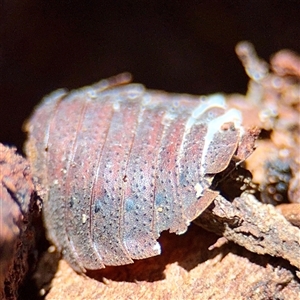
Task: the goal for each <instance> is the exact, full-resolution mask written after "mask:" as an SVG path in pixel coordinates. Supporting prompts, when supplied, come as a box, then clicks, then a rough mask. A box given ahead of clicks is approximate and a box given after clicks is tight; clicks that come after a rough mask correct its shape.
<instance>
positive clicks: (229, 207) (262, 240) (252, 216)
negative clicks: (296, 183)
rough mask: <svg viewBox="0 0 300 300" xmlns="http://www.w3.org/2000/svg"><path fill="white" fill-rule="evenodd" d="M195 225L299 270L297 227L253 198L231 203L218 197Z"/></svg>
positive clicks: (238, 199)
mask: <svg viewBox="0 0 300 300" xmlns="http://www.w3.org/2000/svg"><path fill="white" fill-rule="evenodd" d="M196 223H197V225H200V226H201V227H203V228H205V229H207V230H209V231H213V232H215V233H217V234H219V235H222V236H223V237H225V238H227V239H228V240H230V241H233V242H235V243H237V244H239V245H241V246H243V247H245V248H246V249H248V250H249V251H251V252H254V253H257V254H269V255H271V256H276V257H282V258H284V259H286V260H288V261H289V262H290V263H291V264H292V265H293V266H296V267H297V268H298V269H300V230H299V228H297V227H295V226H293V225H292V224H291V223H289V222H288V221H287V220H286V219H285V218H284V217H283V215H282V214H280V213H279V212H278V211H277V210H276V209H275V207H274V206H272V205H267V204H262V203H260V202H259V201H257V200H256V199H255V197H254V196H253V195H250V194H247V193H244V194H243V195H242V196H241V197H237V198H235V199H234V201H233V202H232V203H231V202H229V201H227V200H226V199H225V198H223V197H222V196H218V197H217V198H216V200H215V201H214V204H213V207H212V208H211V209H208V210H206V211H205V212H204V213H203V214H202V215H201V216H200V217H199V218H198V219H197V220H196Z"/></svg>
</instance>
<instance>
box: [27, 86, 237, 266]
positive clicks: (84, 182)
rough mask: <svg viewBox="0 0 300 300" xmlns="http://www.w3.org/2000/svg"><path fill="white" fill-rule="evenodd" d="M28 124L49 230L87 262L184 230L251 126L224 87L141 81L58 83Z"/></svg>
mask: <svg viewBox="0 0 300 300" xmlns="http://www.w3.org/2000/svg"><path fill="white" fill-rule="evenodd" d="M27 130H28V132H29V141H28V143H27V145H26V152H27V154H28V157H29V158H30V159H31V164H32V168H33V171H34V172H35V174H36V175H37V177H38V178H39V181H40V183H41V185H42V186H43V187H44V189H45V190H46V193H45V195H44V196H43V198H44V211H43V213H44V219H45V223H46V226H47V229H48V237H49V238H50V240H52V241H53V243H54V244H55V245H56V246H57V247H58V249H60V250H63V255H64V257H65V259H66V260H67V261H68V262H69V263H70V264H71V265H72V266H73V268H74V269H75V270H77V271H78V272H83V271H84V270H85V269H100V268H103V267H104V266H105V265H113V266H116V265H124V264H128V263H132V262H133V260H134V259H143V258H147V257H151V256H154V255H158V254H160V251H161V249H160V245H159V243H158V242H157V239H158V237H159V236H160V233H161V232H162V231H164V230H169V231H170V232H175V233H177V234H181V233H184V232H185V231H186V230H187V227H188V225H189V224H190V222H191V221H193V220H194V219H195V218H196V217H197V216H199V214H201V212H202V211H203V210H204V209H205V208H206V207H207V206H208V205H209V204H210V203H211V202H212V201H213V199H214V198H215V197H216V195H217V194H218V193H217V192H215V191H212V190H210V185H211V182H212V180H213V178H214V175H215V174H217V173H220V172H221V171H223V170H224V169H225V168H226V167H227V166H228V164H229V162H230V160H231V159H232V157H233V155H234V153H235V151H236V149H237V147H238V143H239V141H240V139H241V134H242V128H241V115H240V113H239V112H238V111H237V110H234V109H231V110H226V105H225V100H224V97H223V96H221V95H213V96H209V97H196V96H190V95H179V94H167V93H164V92H160V91H148V90H145V88H144V87H143V86H142V85H139V84H128V85H123V86H119V87H112V88H110V89H107V90H105V89H104V90H97V88H96V86H95V87H93V86H92V87H89V88H85V89H81V90H78V91H74V92H70V93H69V94H66V93H63V92H61V91H60V92H56V93H54V94H52V95H50V96H48V97H46V98H45V100H44V101H43V103H42V104H41V105H40V106H39V107H38V108H37V109H36V111H35V113H34V115H33V116H32V118H31V120H30V121H29V123H28V124H27ZM45 149H47V151H45Z"/></svg>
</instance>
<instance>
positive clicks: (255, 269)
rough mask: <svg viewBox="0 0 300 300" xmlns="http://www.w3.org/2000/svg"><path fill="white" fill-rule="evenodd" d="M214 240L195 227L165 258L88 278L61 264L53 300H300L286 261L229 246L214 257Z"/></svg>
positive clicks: (166, 239)
mask: <svg viewBox="0 0 300 300" xmlns="http://www.w3.org/2000/svg"><path fill="white" fill-rule="evenodd" d="M216 239H217V237H216V236H215V235H214V234H211V233H208V232H207V231H205V230H203V229H201V228H197V227H196V226H195V225H192V226H191V228H190V230H189V231H188V233H187V234H185V235H182V236H175V235H170V234H167V233H166V234H165V235H163V236H162V238H161V241H160V242H161V243H162V245H163V247H162V248H163V254H162V255H161V256H158V257H154V258H151V259H147V260H144V261H137V262H135V263H134V264H133V265H129V266H124V267H112V268H107V269H104V270H101V271H99V272H97V273H93V274H88V275H89V276H90V277H83V276H81V275H78V274H76V273H75V272H74V271H73V270H72V269H71V268H70V267H69V266H68V265H67V264H66V262H64V261H60V263H59V267H58V270H57V272H56V274H55V277H54V279H53V281H52V289H51V290H50V292H49V294H48V295H47V299H57V300H58V299H66V298H68V299H297V297H298V295H299V293H300V285H299V282H298V281H297V279H296V277H295V275H294V270H293V269H291V268H290V267H289V266H288V264H287V263H286V262H284V261H283V260H282V259H278V258H275V259H274V258H272V257H270V256H260V255H256V254H253V253H251V252H248V251H247V250H245V249H243V248H241V247H239V246H237V245H234V244H232V243H229V244H227V245H224V246H222V247H221V248H216V249H214V250H213V251H209V250H208V247H209V246H210V245H211V244H213V243H214V242H215V241H216Z"/></svg>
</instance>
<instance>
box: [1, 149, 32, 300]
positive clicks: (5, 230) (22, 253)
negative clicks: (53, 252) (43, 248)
mask: <svg viewBox="0 0 300 300" xmlns="http://www.w3.org/2000/svg"><path fill="white" fill-rule="evenodd" d="M33 192H34V187H33V183H32V178H31V173H30V167H29V164H28V163H27V162H26V160H25V159H24V158H23V157H21V156H20V155H17V154H16V149H15V148H9V147H5V146H4V145H2V144H0V298H1V299H16V298H17V295H18V289H19V286H20V283H21V282H22V281H23V279H24V276H25V274H26V272H27V271H28V269H29V266H28V257H29V254H30V252H31V251H32V248H33V246H34V230H33V227H32V215H33V204H34V197H33Z"/></svg>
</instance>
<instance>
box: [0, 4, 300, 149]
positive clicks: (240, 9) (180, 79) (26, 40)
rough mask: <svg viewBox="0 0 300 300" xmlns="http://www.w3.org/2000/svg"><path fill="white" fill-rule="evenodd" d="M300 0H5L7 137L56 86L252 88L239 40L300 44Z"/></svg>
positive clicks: (1, 107) (0, 46) (5, 139)
mask: <svg viewBox="0 0 300 300" xmlns="http://www.w3.org/2000/svg"><path fill="white" fill-rule="evenodd" d="M299 16H300V1H297V0H295V1H291V0H285V1H283V0H282V1H277V0H263V1H255V0H247V1H244V0H240V1H239V0H224V1H217V0H216V1H208V0H207V1H194V0H191V1H190V0H181V1H180V0H178V1H175V0H173V1H161V0H160V1H158V0H157V1H150V0H148V1H145V0H139V1H138V0H136V1H124V0H123V1H120V0H114V1H101V0H98V1H96V0H95V1H92V0H73V1H71V0H51V1H50V0H0V142H2V143H5V144H9V145H16V146H17V148H18V150H19V151H20V152H21V151H22V145H23V142H24V140H25V138H26V135H25V134H24V133H23V132H22V124H23V122H24V120H25V119H26V118H27V117H28V116H29V115H30V114H31V112H32V110H33V108H34V106H35V105H36V104H37V103H39V101H40V100H41V98H42V97H43V96H44V95H46V94H48V93H50V92H51V91H53V90H55V89H58V88H61V87H64V88H68V89H73V88H78V87H81V86H84V85H89V84H91V83H94V82H96V81H98V80H100V79H103V78H106V77H109V76H112V75H116V74H118V73H120V72H124V71H128V72H131V73H132V75H133V78H134V81H135V82H140V83H143V84H144V85H146V87H147V88H151V89H163V90H166V91H169V92H182V93H193V94H208V93H214V92H225V93H233V92H240V93H244V92H245V91H246V88H247V77H246V75H245V73H244V70H243V68H242V66H241V64H240V62H239V61H238V59H237V57H236V55H235V52H234V47H235V45H236V44H237V42H239V41H241V40H248V41H250V42H252V43H253V44H254V46H255V48H256V50H257V52H258V54H259V56H261V57H263V58H264V59H267V60H268V59H269V57H270V55H271V54H273V53H275V52H276V51H278V50H280V49H283V48H289V49H291V50H294V51H296V52H298V53H299V52H300V17H299Z"/></svg>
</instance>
